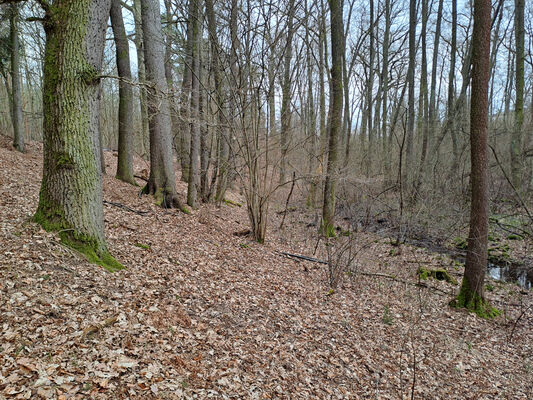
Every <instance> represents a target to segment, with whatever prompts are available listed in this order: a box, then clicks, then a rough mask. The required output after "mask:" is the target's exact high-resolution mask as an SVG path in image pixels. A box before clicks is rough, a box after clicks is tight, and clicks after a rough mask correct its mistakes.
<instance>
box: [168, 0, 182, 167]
mask: <svg viewBox="0 0 533 400" xmlns="http://www.w3.org/2000/svg"><path fill="white" fill-rule="evenodd" d="M171 6H172V4H171V0H165V12H166V18H167V24H168V27H167V28H168V29H167V33H166V40H165V78H166V80H167V86H168V91H169V103H170V124H171V132H172V143H173V145H174V149H175V150H176V155H177V156H178V161H179V162H181V157H182V156H183V153H184V152H183V150H182V149H181V141H180V140H179V138H180V137H181V136H182V135H183V132H180V121H179V115H178V113H179V107H178V104H177V102H176V96H175V87H174V74H173V73H172V69H173V60H172V45H173V43H174V39H173V35H172V32H173V29H172V23H173V21H172V15H173V12H172V7H171ZM185 68H187V67H185ZM187 162H188V160H187Z"/></svg>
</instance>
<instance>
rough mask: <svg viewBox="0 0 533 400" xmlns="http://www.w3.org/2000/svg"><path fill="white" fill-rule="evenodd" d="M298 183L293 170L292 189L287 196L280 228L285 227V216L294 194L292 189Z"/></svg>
mask: <svg viewBox="0 0 533 400" xmlns="http://www.w3.org/2000/svg"><path fill="white" fill-rule="evenodd" d="M295 183H296V172H295V171H293V172H292V185H291V190H290V192H289V195H288V196H287V202H286V203H285V211H284V212H283V219H282V220H281V224H279V229H280V230H281V228H283V224H284V223H285V217H286V216H287V209H288V208H289V201H290V199H291V196H292V191H293V190H294V184H295Z"/></svg>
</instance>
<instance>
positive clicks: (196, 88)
mask: <svg viewBox="0 0 533 400" xmlns="http://www.w3.org/2000/svg"><path fill="white" fill-rule="evenodd" d="M191 1H192V2H193V7H194V8H193V10H192V15H191V16H192V21H191V23H192V37H193V47H192V86H191V106H190V110H191V111H190V115H191V123H190V126H191V129H190V131H191V144H190V153H189V155H190V162H189V165H190V169H189V180H188V186H187V204H188V205H190V206H191V207H192V208H197V206H198V189H199V187H200V160H199V157H200V121H199V115H198V114H199V113H198V109H199V104H200V79H199V78H200V44H201V34H200V25H201V24H200V4H199V3H200V0H191Z"/></svg>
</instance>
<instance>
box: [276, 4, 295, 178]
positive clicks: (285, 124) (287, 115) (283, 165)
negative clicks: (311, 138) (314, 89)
mask: <svg viewBox="0 0 533 400" xmlns="http://www.w3.org/2000/svg"><path fill="white" fill-rule="evenodd" d="M294 13H295V5H294V0H289V3H288V5H287V41H286V43H285V59H284V64H283V84H282V86H281V93H282V99H281V132H280V142H281V160H280V168H279V183H280V184H284V183H285V178H286V176H285V175H286V173H287V151H288V148H289V139H290V137H289V130H290V127H291V96H292V93H291V59H292V38H293V36H294V26H293V25H294V23H293V21H294Z"/></svg>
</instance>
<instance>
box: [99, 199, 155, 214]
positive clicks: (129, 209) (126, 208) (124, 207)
mask: <svg viewBox="0 0 533 400" xmlns="http://www.w3.org/2000/svg"><path fill="white" fill-rule="evenodd" d="M104 204H108V205H110V206H115V207H118V208H122V209H124V210H126V211H129V212H132V213H135V214H138V215H145V214H148V213H149V211H139V210H134V209H133V208H130V207H128V206H125V205H124V204H120V203H114V202H112V201H107V200H104Z"/></svg>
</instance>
